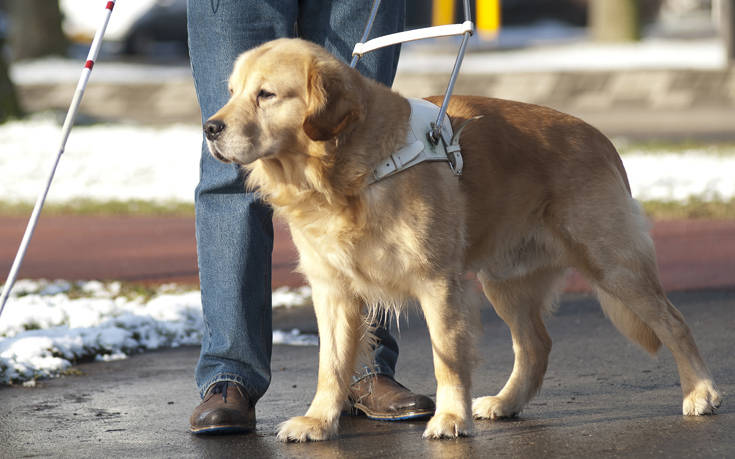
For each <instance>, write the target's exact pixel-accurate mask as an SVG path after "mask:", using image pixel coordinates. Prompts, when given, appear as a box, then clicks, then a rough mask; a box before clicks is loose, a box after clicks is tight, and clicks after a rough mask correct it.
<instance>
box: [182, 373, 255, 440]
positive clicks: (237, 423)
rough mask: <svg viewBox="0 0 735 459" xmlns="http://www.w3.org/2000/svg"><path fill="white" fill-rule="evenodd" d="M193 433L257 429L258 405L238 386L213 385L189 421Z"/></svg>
mask: <svg viewBox="0 0 735 459" xmlns="http://www.w3.org/2000/svg"><path fill="white" fill-rule="evenodd" d="M189 423H190V424H191V432H192V433H194V434H228V433H244V432H250V431H251V430H254V429H255V405H253V404H252V403H250V400H249V399H248V396H247V395H245V392H244V391H243V390H242V387H240V385H239V384H237V383H234V382H231V381H221V382H218V383H215V384H214V385H212V387H210V388H209V390H208V391H207V394H206V395H205V396H204V400H202V403H200V404H199V406H197V407H196V408H194V412H193V413H192V415H191V418H190V419H189Z"/></svg>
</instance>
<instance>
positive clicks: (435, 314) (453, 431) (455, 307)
mask: <svg viewBox="0 0 735 459" xmlns="http://www.w3.org/2000/svg"><path fill="white" fill-rule="evenodd" d="M463 284H464V282H463V281H462V280H461V279H460V278H459V276H457V278H455V279H448V280H436V281H433V282H426V284H425V288H423V289H422V291H421V292H419V293H418V294H417V297H418V300H419V302H420V303H421V309H422V311H423V313H424V317H425V318H426V324H427V325H428V327H429V334H430V335H431V346H432V349H433V353H434V374H435V376H436V385H437V388H436V412H435V414H434V416H433V417H432V418H431V419H430V420H429V422H428V424H427V426H426V430H425V431H424V435H423V436H424V438H455V437H458V436H464V435H469V434H470V433H471V432H472V412H471V408H470V378H471V376H472V375H471V373H472V366H473V364H474V361H475V351H474V344H475V343H474V340H475V327H476V326H477V324H478V322H479V321H478V320H477V318H476V315H477V308H476V307H474V306H473V305H472V304H471V301H470V300H469V299H468V298H466V297H465V295H464V294H463V290H464V289H463Z"/></svg>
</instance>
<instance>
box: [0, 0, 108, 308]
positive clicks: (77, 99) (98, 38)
mask: <svg viewBox="0 0 735 459" xmlns="http://www.w3.org/2000/svg"><path fill="white" fill-rule="evenodd" d="M114 7H115V0H110V1H108V2H107V4H106V6H105V16H104V20H103V21H102V26H101V27H100V28H99V29H98V30H97V33H95V35H94V39H93V40H92V45H91V46H90V48H89V54H88V55H87V61H86V62H85V63H84V68H83V69H82V75H81V76H80V77H79V83H77V88H76V90H75V91H74V97H73V98H72V100H71V105H70V106H69V111H67V112H66V119H64V126H63V127H62V129H61V144H60V146H59V152H58V153H57V154H56V158H55V159H54V162H53V166H52V167H51V173H50V174H49V176H48V179H47V181H46V186H45V187H44V189H43V190H42V191H41V193H40V194H39V195H38V198H37V199H36V205H35V206H34V207H33V212H32V213H31V218H30V220H29V221H28V226H26V231H25V233H24V234H23V239H22V240H21V242H20V247H19V248H18V253H17V254H16V255H15V260H13V265H12V267H11V268H10V273H9V274H8V278H7V280H6V281H5V286H4V287H3V293H2V296H1V297H0V315H2V313H3V309H5V303H6V302H7V301H8V297H9V296H10V290H11V289H12V288H13V284H15V280H16V277H17V276H18V270H19V269H20V265H21V264H22V263H23V258H24V257H25V254H26V250H27V249H28V244H29V242H30V241H31V237H33V232H34V231H35V229H36V224H37V223H38V216H39V215H40V214H41V209H43V204H44V202H46V195H47V194H48V190H49V188H50V187H51V181H52V180H53V179H54V174H55V173H56V167H57V166H58V165H59V160H60V159H61V155H62V154H63V153H64V147H65V146H66V140H67V139H68V138H69V133H70V132H71V128H72V125H73V124H74V119H75V118H76V116H77V110H78V109H79V104H80V103H81V101H82V96H83V95H84V90H85V88H86V87H87V82H88V81H89V75H90V74H91V73H92V67H93V66H94V61H95V60H96V59H97V54H99V50H100V46H101V45H102V37H103V36H104V35H105V29H107V23H108V22H109V21H110V15H112V9H113V8H114Z"/></svg>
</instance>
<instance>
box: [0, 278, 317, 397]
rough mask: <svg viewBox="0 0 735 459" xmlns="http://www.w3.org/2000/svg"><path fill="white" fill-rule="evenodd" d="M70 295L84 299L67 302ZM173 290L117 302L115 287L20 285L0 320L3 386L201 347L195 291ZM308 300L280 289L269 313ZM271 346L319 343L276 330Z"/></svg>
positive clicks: (302, 293)
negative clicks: (82, 365)
mask: <svg viewBox="0 0 735 459" xmlns="http://www.w3.org/2000/svg"><path fill="white" fill-rule="evenodd" d="M72 288H74V291H75V292H76V291H80V292H83V293H84V296H83V297H81V298H70V296H69V292H70V291H71V290H72ZM171 289H172V286H163V287H162V288H161V290H160V291H159V292H158V293H157V294H155V295H154V296H153V297H152V298H151V299H150V300H145V299H143V298H142V297H136V298H127V297H124V296H120V295H119V292H120V283H118V282H111V283H107V284H103V283H101V282H98V281H90V282H79V283H76V284H72V283H70V282H67V281H63V280H59V281H53V282H49V281H30V280H20V281H18V282H17V283H16V284H15V287H14V289H13V291H12V293H11V296H10V299H9V300H8V303H7V304H6V307H5V311H4V313H3V315H2V318H0V384H8V383H20V382H24V381H30V380H33V379H36V378H44V377H53V376H57V375H59V374H60V373H62V372H63V371H64V370H66V369H67V368H69V367H70V366H71V365H72V363H73V362H77V361H80V360H87V359H94V360H98V361H111V360H119V359H124V358H126V357H127V356H128V355H130V354H131V353H135V352H141V351H145V350H153V349H162V348H171V347H178V346H184V345H198V344H200V342H201V328H202V312H201V298H200V292H199V291H188V292H176V293H170V292H168V293H167V291H170V290H171ZM310 295H311V290H310V289H309V288H308V287H301V288H298V289H292V290H289V289H283V288H281V289H278V290H277V291H276V292H274V295H273V307H294V306H299V305H305V304H309V302H310ZM273 343H274V344H288V345H296V346H314V345H316V344H317V337H316V336H315V335H305V334H302V333H301V332H300V331H299V330H297V329H293V330H290V331H282V330H275V331H274V332H273Z"/></svg>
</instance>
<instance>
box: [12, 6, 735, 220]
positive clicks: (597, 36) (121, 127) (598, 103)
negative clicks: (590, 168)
mask: <svg viewBox="0 0 735 459" xmlns="http://www.w3.org/2000/svg"><path fill="white" fill-rule="evenodd" d="M366 1H367V0H366ZM105 3H106V2H105V1H104V0H58V1H56V0H0V50H2V52H1V53H0V57H1V59H0V121H8V120H9V122H6V123H5V124H0V167H2V168H3V169H6V170H15V171H21V170H23V171H25V172H24V173H23V174H20V173H17V174H14V177H15V178H14V180H10V179H5V180H2V181H0V182H3V183H4V185H0V203H4V204H0V205H2V206H4V207H2V208H5V209H6V211H7V209H15V208H22V209H25V208H27V207H28V202H32V201H33V200H34V199H35V194H36V187H37V185H35V183H36V182H37V181H38V180H40V177H42V176H43V174H44V172H43V171H44V167H43V166H38V167H35V166H34V167H31V166H28V165H27V164H26V163H27V162H28V161H31V158H36V159H33V161H36V162H38V163H39V164H45V161H47V160H46V159H45V158H46V157H47V155H51V154H53V152H54V151H55V147H54V145H55V142H56V141H57V140H56V139H57V138H56V137H55V136H56V134H55V132H56V131H55V129H57V128H58V125H59V123H60V122H61V120H63V116H64V114H65V113H66V110H67V108H68V106H69V102H70V100H71V96H72V94H73V92H74V87H75V85H76V83H77V81H78V79H79V73H80V68H81V66H82V63H83V62H84V59H85V56H86V53H87V51H88V48H89V43H90V41H91V39H92V36H93V35H94V33H95V31H96V30H97V28H98V27H99V24H100V20H101V19H102V14H103V9H104V5H105ZM469 3H470V5H471V9H472V17H473V19H474V20H475V22H476V25H477V32H478V33H476V34H475V35H474V36H473V37H472V39H471V41H470V46H469V49H468V53H467V55H466V57H465V60H464V64H463V66H462V71H461V73H460V77H459V80H458V82H457V86H456V89H455V94H474V95H481V96H488V97H500V98H507V99H514V100H519V101H523V102H529V103H535V104H541V105H546V106H550V107H553V108H556V109H558V110H561V111H564V112H568V113H571V114H573V115H576V116H578V117H580V118H582V119H584V120H585V121H587V122H589V123H590V124H592V125H594V126H596V127H597V128H599V129H600V130H601V131H603V132H604V133H605V134H607V135H608V136H610V137H611V138H612V139H613V141H614V143H615V144H616V146H617V147H618V149H619V150H620V152H621V153H622V154H623V155H624V156H626V155H627V158H628V159H627V160H626V166H627V167H628V170H629V174H630V175H631V177H632V179H634V180H638V179H637V177H636V176H637V175H638V173H637V172H635V170H634V167H635V166H634V157H635V156H632V155H633V154H639V155H650V154H659V155H661V154H669V155H674V156H675V157H676V158H679V159H681V158H689V159H690V160H691V161H694V159H693V158H695V154H700V155H705V156H706V157H708V158H710V159H711V158H724V157H730V156H732V157H735V146H733V145H735V71H734V70H733V69H734V66H733V62H734V61H735V46H734V38H733V28H734V25H733V24H735V12H734V10H735V8H734V7H733V0H471V1H470V2H469ZM462 5H463V3H462V1H461V0H457V1H455V0H407V27H409V28H417V27H425V26H431V25H440V24H447V23H453V22H461V21H462V20H463V17H464V11H463V7H462ZM459 42H460V39H459V38H458V37H452V38H442V39H432V40H424V41H420V42H413V43H408V44H404V45H403V48H402V54H401V59H400V63H399V69H398V75H397V78H396V81H395V84H394V89H395V90H397V91H399V92H400V93H402V94H403V95H405V96H408V97H424V96H428V95H432V94H442V93H444V91H445V88H446V85H447V82H448V79H449V75H450V72H451V69H452V66H453V64H454V60H455V57H456V53H457V50H458V47H459V46H458V45H459ZM200 122H201V121H200V114H199V108H198V105H197V101H196V95H195V93H194V87H193V83H192V79H191V73H190V69H189V63H188V60H187V50H186V1H185V0H134V1H132V0H122V1H120V2H118V3H117V5H116V7H115V9H114V12H113V13H112V17H111V21H110V24H109V28H108V31H107V34H106V37H105V42H104V45H103V48H102V53H101V55H100V57H99V59H98V62H97V65H96V66H95V68H94V72H93V73H92V76H91V80H90V83H89V86H88V88H87V92H86V93H85V96H84V100H83V103H82V105H81V110H80V116H79V118H78V124H81V125H83V126H82V129H79V130H75V131H74V132H73V133H72V135H71V138H70V142H71V143H70V145H69V147H68V148H67V150H68V151H70V152H74V151H76V154H77V155H78V156H76V157H78V158H80V161H83V162H84V163H83V165H81V164H80V165H79V166H64V167H65V168H66V169H62V170H61V171H60V174H62V176H63V174H64V173H65V172H64V170H67V171H68V172H66V173H68V174H69V178H68V180H69V181H70V182H71V183H72V184H73V185H74V186H73V187H72V185H69V186H70V187H72V188H69V189H68V192H67V188H62V185H61V184H55V187H56V193H53V192H52V194H51V195H50V198H49V199H50V201H51V202H52V204H53V202H55V200H56V201H58V202H60V203H68V202H70V201H74V200H75V199H77V198H79V199H81V198H82V197H85V196H86V198H85V199H87V198H89V199H92V198H90V197H89V195H91V194H94V197H93V198H94V199H103V200H109V199H117V200H121V201H126V200H130V199H142V200H148V201H151V200H158V201H166V202H178V203H183V205H184V207H185V208H187V209H188V208H190V206H191V200H192V198H191V196H192V193H191V190H193V188H194V186H195V184H196V181H197V173H198V172H197V167H198V156H199V137H200V131H199V129H200V128H199V125H200ZM39 132H44V133H46V134H43V135H36V133H39ZM116 136H120V137H119V138H118V137H116ZM146 136H147V137H146ZM75 139H77V140H75ZM75 142H78V143H75ZM96 142H99V143H96ZM116 148H119V149H125V148H127V149H129V150H133V151H134V152H135V154H139V157H137V156H136V161H137V163H138V164H139V166H138V167H137V168H135V169H132V170H131V172H130V173H129V175H125V173H123V171H124V170H127V169H126V167H127V168H130V166H128V165H127V163H122V162H121V164H119V167H117V168H116V169H115V171H114V172H115V174H116V175H115V177H107V175H105V174H102V173H101V172H100V171H98V170H97V169H96V168H95V167H93V164H94V161H98V160H101V159H100V158H104V160H103V163H102V166H105V165H107V164H108V163H109V161H113V159H111V157H110V156H109V152H110V151H116V150H115V149H116ZM106 152H107V153H106ZM18 153H20V154H18ZM126 154H127V155H128V156H129V155H132V154H134V153H133V152H128V153H126ZM708 155H709V156H708ZM67 156H71V155H67ZM67 156H65V160H64V161H63V162H65V161H69V162H72V161H74V160H73V159H68V158H67ZM20 158H22V159H23V165H18V164H17V161H20ZM81 158H84V159H81ZM152 158H156V160H158V161H162V162H168V164H171V166H169V167H173V165H174V164H175V167H176V171H177V174H178V175H177V177H176V178H175V180H177V181H175V182H174V181H173V180H174V179H168V180H167V179H165V176H164V175H163V174H164V172H155V173H154V172H151V169H154V167H153V166H152V165H150V164H149V165H148V166H146V164H148V163H146V161H153V159H152ZM658 158H659V159H658V160H657V161H655V163H656V164H658V165H661V164H663V163H662V162H661V159H660V158H661V156H659V157H658ZM624 159H625V158H624ZM63 162H62V166H63ZM666 164H674V163H666ZM677 164H678V163H677ZM681 164H682V165H679V166H676V167H675V168H679V169H677V170H679V173H681V174H687V173H688V172H689V171H691V170H693V168H694V167H695V166H696V167H702V166H701V165H702V164H705V163H704V162H702V161H699V162H698V163H696V164H689V163H686V165H683V164H685V163H681ZM707 164H709V163H707ZM672 167H674V166H672ZM727 167H729V166H724V165H723V166H721V167H715V168H714V169H720V170H722V169H723V168H724V170H725V171H726V172H727V171H728V169H727ZM656 169H657V170H664V169H665V168H662V167H658V168H656ZM710 169H712V168H708V169H707V171H709V170H710ZM729 172H731V176H735V170H730V171H729ZM649 173H650V172H649ZM662 173H663V172H662ZM671 173H673V172H671ZM707 173H710V172H707ZM712 173H714V172H712ZM84 174H87V175H84ZM154 175H155V178H154ZM103 177H104V179H103ZM646 177H647V176H646ZM667 177H668V176H667ZM667 177H663V178H658V179H655V180H654V179H652V180H654V182H655V184H648V185H641V186H640V187H639V188H637V189H636V190H634V191H635V192H636V193H637V197H638V198H639V199H641V200H642V201H644V202H645V203H647V206H648V207H647V208H648V209H649V211H651V212H653V213H654V215H659V214H658V213H657V212H662V211H661V210H660V209H661V208H664V207H665V206H663V207H662V206H659V208H657V209H658V210H655V209H654V208H655V205H654V204H653V203H656V202H657V203H668V204H667V205H669V204H670V207H671V208H677V209H679V210H677V211H676V212H679V214H676V213H674V214H673V215H674V216H676V215H685V216H686V215H700V214H702V215H709V216H722V215H729V214H730V213H735V212H733V211H732V209H733V207H735V204H733V203H734V202H735V201H734V200H733V196H732V194H735V192H733V191H731V187H732V185H731V186H730V188H728V185H727V184H724V185H723V184H722V183H720V182H719V181H715V182H712V181H711V180H709V179H707V178H703V177H698V178H691V177H690V178H688V179H687V180H688V181H687V182H686V184H682V183H683V182H682V180H684V179H674V178H671V177H668V178H667ZM712 180H714V179H712ZM718 180H719V179H718ZM59 182H61V180H59ZM98 182H99V183H100V184H101V185H100V186H102V187H103V189H102V190H98V191H94V192H93V191H90V190H95V188H94V187H93V186H92V185H93V184H94V183H98ZM690 182H694V183H690ZM111 183H116V184H118V185H117V186H114V187H111V186H110V184H111ZM150 183H161V185H160V186H159V187H158V188H155V187H154V188H151V187H150ZM102 184H104V185H102ZM173 190H177V191H173ZM692 190H693V191H692ZM100 196H102V198H100ZM685 201H686V202H692V203H694V204H692V205H685V204H683V203H684V202H685ZM75 202H76V201H75ZM703 202H705V203H709V204H711V203H716V204H713V205H711V206H709V207H707V210H703V208H702V205H701V204H702V203H703ZM709 204H708V205H709ZM123 207H124V206H123ZM2 208H0V211H1V210H2ZM174 208H176V209H180V207H177V206H174ZM667 208H668V207H667ZM713 208H717V209H719V210H717V211H716V212H715V211H713V210H712V209H713ZM163 209H164V211H166V209H167V207H165V206H164V207H163ZM667 212H668V211H667ZM660 215H663V216H667V215H669V216H670V215H671V214H669V213H666V212H664V213H663V214H660Z"/></svg>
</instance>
